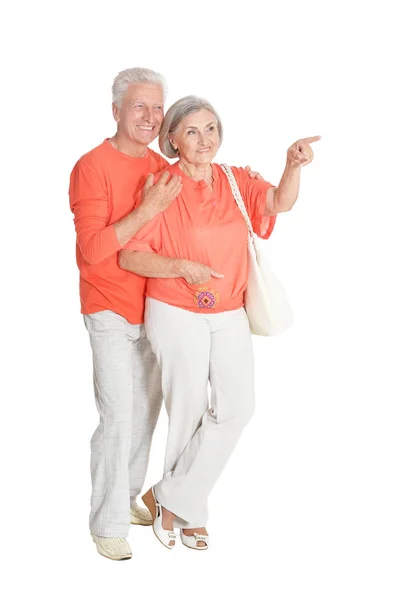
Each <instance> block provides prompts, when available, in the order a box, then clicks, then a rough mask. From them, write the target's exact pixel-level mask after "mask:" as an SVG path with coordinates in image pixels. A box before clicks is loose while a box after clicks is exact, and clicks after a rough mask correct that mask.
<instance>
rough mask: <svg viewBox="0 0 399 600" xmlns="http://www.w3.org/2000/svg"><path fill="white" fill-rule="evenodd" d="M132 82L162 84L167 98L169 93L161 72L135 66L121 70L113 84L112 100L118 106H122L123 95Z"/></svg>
mask: <svg viewBox="0 0 399 600" xmlns="http://www.w3.org/2000/svg"><path fill="white" fill-rule="evenodd" d="M131 83H152V84H154V85H160V86H161V88H162V92H163V97H164V99H165V96H166V93H167V86H166V80H165V78H164V77H163V76H162V75H161V74H160V73H157V72H156V71H151V69H141V68H139V67H134V68H133V69H125V70H124V71H121V72H120V73H118V75H117V76H116V77H115V79H114V83H113V86H112V102H113V103H114V104H116V106H117V107H118V108H120V107H121V103H122V100H123V97H124V95H125V94H126V92H127V88H128V87H129V85H130V84H131Z"/></svg>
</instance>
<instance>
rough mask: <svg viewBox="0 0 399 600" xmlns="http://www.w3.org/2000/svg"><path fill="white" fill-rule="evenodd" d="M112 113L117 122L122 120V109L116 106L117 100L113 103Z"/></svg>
mask: <svg viewBox="0 0 399 600" xmlns="http://www.w3.org/2000/svg"><path fill="white" fill-rule="evenodd" d="M112 114H113V116H114V119H115V121H116V122H117V123H119V121H120V109H119V108H118V107H117V106H116V104H115V102H113V103H112Z"/></svg>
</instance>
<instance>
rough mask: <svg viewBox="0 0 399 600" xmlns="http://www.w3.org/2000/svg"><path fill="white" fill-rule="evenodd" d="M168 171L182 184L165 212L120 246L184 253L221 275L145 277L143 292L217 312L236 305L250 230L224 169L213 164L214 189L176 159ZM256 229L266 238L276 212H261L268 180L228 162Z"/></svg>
mask: <svg viewBox="0 0 399 600" xmlns="http://www.w3.org/2000/svg"><path fill="white" fill-rule="evenodd" d="M167 170H168V171H169V172H170V173H171V174H173V173H176V174H178V175H180V176H181V177H182V180H183V189H182V191H181V193H180V194H179V196H178V197H177V198H176V200H174V202H172V204H171V205H170V206H169V207H168V208H167V209H166V210H165V211H164V212H163V213H160V214H159V215H157V216H156V217H155V218H154V219H153V220H152V221H151V222H150V223H148V224H147V225H146V226H144V227H143V228H142V229H141V230H140V231H139V232H138V233H137V234H136V235H135V237H134V238H132V239H131V240H130V241H129V242H128V243H127V244H126V245H125V246H124V249H127V250H136V251H144V252H155V253H157V254H160V255H163V256H168V257H172V258H183V259H188V260H191V261H195V262H200V263H202V264H204V265H207V266H209V267H212V268H213V269H214V270H216V271H218V272H219V273H222V274H223V275H224V278H223V279H216V278H214V277H212V278H211V280H210V281H209V282H208V283H207V284H205V285H190V284H189V283H187V282H186V280H185V279H184V278H183V277H179V278H162V279H157V278H149V279H148V281H147V292H146V293H147V296H150V297H151V298H155V299H156V300H161V301H162V302H166V303H167V304H172V305H173V306H178V307H180V308H184V309H186V310H190V311H194V312H201V313H216V312H223V311H226V310H234V309H237V308H240V307H241V306H243V304H244V291H245V288H246V286H247V280H248V251H247V236H248V229H247V225H246V223H245V220H244V218H243V216H242V214H241V212H240V210H239V208H238V206H237V204H236V202H235V200H234V197H233V195H232V192H231V188H230V184H229V181H228V179H227V177H226V175H225V173H224V172H223V170H222V168H221V167H220V166H219V165H217V164H212V171H213V192H212V190H211V189H210V188H209V186H208V185H207V183H206V182H205V181H204V180H201V181H194V180H192V179H191V178H190V177H188V176H187V175H185V173H183V171H182V170H181V169H180V167H179V163H178V162H176V163H175V164H173V165H172V166H169V167H168V168H167ZM232 171H233V173H234V176H235V178H236V181H237V184H238V187H239V189H240V192H241V195H242V197H243V200H244V203H245V206H246V209H247V211H248V215H249V217H250V219H251V222H252V226H253V228H254V231H255V233H256V234H257V235H259V236H260V237H262V238H264V239H267V238H268V237H269V236H270V234H271V232H272V230H273V228H274V224H275V221H276V217H275V216H272V217H267V216H266V217H265V216H264V213H265V203H266V193H267V191H268V189H269V188H270V187H273V186H272V184H270V183H268V182H267V181H263V180H258V179H251V178H250V177H249V175H248V174H247V172H246V171H245V169H239V168H236V167H232Z"/></svg>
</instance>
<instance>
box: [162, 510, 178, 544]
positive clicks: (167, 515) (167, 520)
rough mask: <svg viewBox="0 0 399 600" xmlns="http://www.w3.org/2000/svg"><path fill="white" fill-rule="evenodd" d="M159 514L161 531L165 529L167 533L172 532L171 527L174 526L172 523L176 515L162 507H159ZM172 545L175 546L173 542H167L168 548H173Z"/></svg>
mask: <svg viewBox="0 0 399 600" xmlns="http://www.w3.org/2000/svg"><path fill="white" fill-rule="evenodd" d="M161 513H162V529H166V530H167V531H173V525H174V521H175V519H176V515H174V514H173V513H172V512H170V510H168V509H167V508H165V507H164V506H161ZM174 545H175V540H174V539H173V540H171V541H170V542H169V546H174Z"/></svg>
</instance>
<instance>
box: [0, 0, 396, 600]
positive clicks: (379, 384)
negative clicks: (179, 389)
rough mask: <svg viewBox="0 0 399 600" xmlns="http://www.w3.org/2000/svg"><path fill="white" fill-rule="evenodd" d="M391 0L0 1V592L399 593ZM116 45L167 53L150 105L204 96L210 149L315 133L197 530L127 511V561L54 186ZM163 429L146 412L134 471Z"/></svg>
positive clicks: (272, 168)
mask: <svg viewBox="0 0 399 600" xmlns="http://www.w3.org/2000/svg"><path fill="white" fill-rule="evenodd" d="M394 5H395V3H394V2H388V1H384V0H380V1H379V2H378V3H377V2H368V1H367V0H364V1H363V2H355V1H350V0H346V1H345V2H342V1H339V0H336V1H335V2H331V3H327V2H323V1H320V0H319V1H318V2H316V1H314V2H312V1H306V0H303V1H302V2H288V1H280V2H273V3H270V2H256V1H254V0H245V1H243V2H235V1H233V0H231V1H230V2H225V3H224V2H217V1H216V0H214V1H213V2H208V1H206V0H198V1H197V2H189V0H186V1H185V2H178V1H171V2H166V1H164V2H155V1H153V2H149V1H147V2H135V1H134V0H131V1H129V2H121V1H119V0H114V1H113V2H101V1H98V2H88V1H85V0H81V1H80V2H71V1H70V2H65V3H64V4H60V3H58V2H53V3H50V2H48V3H46V2H40V1H38V2H31V3H28V2H19V3H18V2H15V3H14V4H13V8H12V9H10V8H6V9H3V14H2V15H1V18H0V21H1V23H2V25H1V28H2V32H1V40H2V41H1V43H2V63H3V66H2V71H1V79H2V88H3V91H2V94H1V100H2V104H3V108H2V111H1V119H2V124H1V133H2V148H1V152H2V161H1V162H2V168H1V171H2V176H1V182H2V185H1V194H2V207H3V220H2V226H1V232H2V235H1V243H2V259H3V260H2V263H3V266H2V278H1V279H2V289H3V291H2V294H1V299H2V304H3V309H2V327H1V340H2V345H4V346H3V352H2V356H3V359H2V366H3V370H4V377H3V386H2V404H1V406H2V411H1V432H2V434H1V460H2V463H3V468H2V490H3V491H2V495H1V499H2V503H3V504H4V508H3V509H2V511H1V516H2V523H3V524H2V527H1V533H2V536H1V538H0V550H1V552H2V553H4V559H3V561H2V564H1V567H2V570H3V572H4V571H5V573H6V576H5V577H4V575H3V577H2V580H1V585H2V586H3V588H7V592H6V595H5V596H4V597H7V598H22V597H24V598H26V597H33V598H39V597H40V598H42V599H46V600H47V599H50V598H51V599H53V598H57V599H64V598H68V599H70V598H83V597H85V598H98V599H103V598H104V599H105V598H110V597H112V598H130V597H132V598H139V597H151V598H152V597H154V598H157V597H158V598H167V599H169V598H171V599H172V598H173V599H180V598H191V599H197V598H198V599H199V598H201V599H202V598H212V599H213V598H218V597H220V596H221V595H223V597H225V598H230V597H232V596H234V597H242V596H243V595H244V594H245V595H246V596H248V597H255V598H267V599H270V600H297V599H298V600H301V599H302V598H303V599H306V600H330V599H333V600H336V599H337V600H338V599H339V600H355V599H361V600H365V599H373V600H374V599H375V600H380V599H383V600H397V599H398V597H399V582H398V558H399V557H398V534H399V523H398V502H399V498H398V496H399V489H398V473H397V471H398V469H397V467H398V455H399V452H398V450H399V449H398V416H399V409H398V400H399V393H398V392H399V389H398V388H399V385H398V333H399V320H398V300H399V294H398V286H397V278H398V269H397V264H398V250H399V248H398V242H397V228H398V216H399V212H398V208H397V204H398V190H397V178H398V177H397V162H398V161H397V157H398V149H397V145H398V142H397V139H398V126H397V125H398V122H397V107H398V96H397V94H396V90H395V80H397V72H398V67H397V61H396V60H395V59H394V54H395V53H397V51H398V47H397V42H396V40H397V21H396V20H395V18H394ZM395 38H396V39H395ZM395 46H396V47H395ZM132 66H146V67H149V68H152V69H155V70H158V71H160V72H162V73H163V74H164V75H165V77H166V78H167V80H168V84H169V96H168V102H167V105H170V104H171V103H172V102H173V101H175V100H176V99H178V98H179V97H181V96H183V95H186V94H199V95H202V96H204V97H205V98H207V99H209V100H210V101H211V102H212V103H213V104H214V105H215V107H216V108H217V109H218V111H219V112H220V114H221V117H222V120H223V123H224V127H225V132H226V135H225V142H224V144H223V146H222V148H221V150H220V152H219V155H218V157H217V160H218V161H219V162H222V161H226V162H228V163H230V164H233V165H242V166H245V165H246V164H250V165H251V166H252V167H253V168H254V169H256V170H259V171H260V172H261V173H262V174H263V176H264V177H265V178H266V179H268V180H270V181H272V182H273V183H278V180H279V177H280V175H281V173H282V170H283V167H284V160H285V151H286V149H287V147H288V146H289V145H290V144H291V143H293V142H294V141H295V140H297V139H298V138H301V137H305V136H312V135H322V136H323V139H322V140H321V141H320V142H318V143H317V144H315V145H314V151H315V159H314V162H313V163H312V164H311V165H309V166H308V167H306V168H305V169H304V170H303V174H302V187H301V193H300V198H299V200H298V203H297V205H296V207H295V208H294V210H293V211H292V212H291V213H289V214H286V215H282V216H281V217H279V218H278V223H277V225H276V229H275V232H274V234H273V236H272V238H271V240H270V251H271V254H272V257H273V263H274V266H275V270H276V272H277V273H278V274H279V275H280V278H281V279H282V280H283V282H284V284H285V286H286V288H287V290H288V292H289V294H290V298H291V301H292V304H293V307H294V310H295V314H296V324H295V327H294V328H293V329H292V330H291V331H290V332H288V333H287V334H285V335H283V336H281V337H279V338H276V339H255V340H254V342H255V347H256V362H257V375H256V389H257V411H256V415H255V417H254V419H253V420H252V422H251V423H250V425H249V426H248V428H247V430H246V431H245V433H244V434H243V436H242V439H241V441H240V443H239V445H238V447H237V449H236V452H235V454H234V455H233V457H232V459H231V461H230V462H229V464H228V466H227V468H226V470H225V471H224V473H223V475H222V477H221V478H220V480H219V482H218V483H217V485H216V487H215V489H214V492H213V493H212V496H211V498H210V510H211V519H210V521H209V523H208V528H209V531H210V533H211V536H212V538H211V542H212V549H211V550H209V551H207V552H205V553H199V552H189V551H188V550H187V549H186V548H184V547H182V546H180V545H179V547H178V548H176V549H175V550H174V551H173V552H166V550H165V549H164V548H163V547H162V546H161V544H159V542H158V541H157V540H156V539H155V537H154V536H153V534H152V532H151V529H150V528H138V527H136V528H132V529H131V533H130V537H129V541H130V543H131V546H132V548H133V553H134V557H133V560H131V561H127V562H122V563H116V562H113V561H109V560H106V559H104V558H102V557H100V556H99V555H98V554H97V552H96V550H95V546H94V544H93V542H92V541H91V538H90V536H89V534H88V512H89V494H90V481H89V440H90V437H91V435H92V433H93V431H94V429H95V427H96V425H97V413H96V410H95V406H94V400H93V392H92V383H91V377H92V375H91V354H90V350H89V342H88V338H87V333H86V331H85V329H84V326H83V321H82V317H81V315H80V314H79V299H78V271H77V268H76V265H75V256H74V244H75V234H74V229H73V221H72V214H71V213H70V211H69V205H68V196H67V191H68V178H69V173H70V170H71V169H72V167H73V165H74V163H75V162H76V160H77V159H78V158H79V156H80V155H81V154H83V153H84V152H86V151H88V150H90V149H91V148H92V147H94V146H96V145H97V144H99V143H101V142H102V140H103V139H104V138H105V137H109V136H111V135H113V133H114V123H113V120H112V115H111V97H110V87H111V84H112V79H113V77H114V76H115V75H116V74H117V73H118V72H119V71H120V70H122V69H125V68H128V67H132ZM154 147H155V148H157V146H156V145H155V146H154ZM165 434H166V419H165V414H164V413H162V416H161V418H160V421H159V427H158V429H157V431H156V434H155V437H154V443H153V452H152V456H151V463H150V467H149V472H148V477H147V481H146V486H149V485H150V484H151V483H152V482H154V481H155V480H157V479H158V478H159V477H160V475H161V469H162V461H163V448H164V443H165ZM6 561H7V562H8V565H6Z"/></svg>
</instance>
